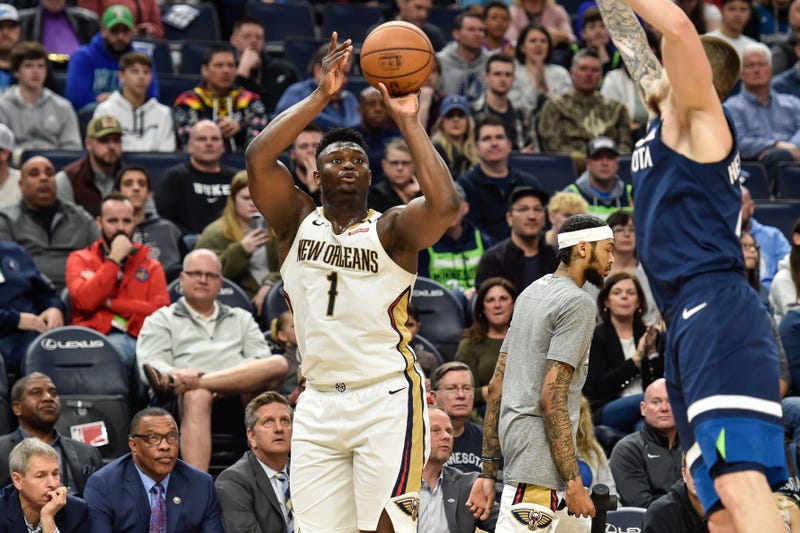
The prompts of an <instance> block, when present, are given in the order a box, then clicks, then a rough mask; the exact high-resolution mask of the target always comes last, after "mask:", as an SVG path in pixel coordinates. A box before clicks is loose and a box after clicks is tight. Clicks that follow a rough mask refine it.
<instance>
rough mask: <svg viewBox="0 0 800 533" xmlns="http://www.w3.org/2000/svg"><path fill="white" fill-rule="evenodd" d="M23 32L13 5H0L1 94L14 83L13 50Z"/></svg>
mask: <svg viewBox="0 0 800 533" xmlns="http://www.w3.org/2000/svg"><path fill="white" fill-rule="evenodd" d="M20 35H22V31H21V30H20V25H19V13H18V12H17V8H16V7H14V6H12V5H11V4H0V94H2V93H3V92H5V91H6V89H8V88H9V87H11V85H12V84H13V83H14V75H13V72H12V70H11V49H12V48H14V45H15V44H17V43H18V42H19V38H20Z"/></svg>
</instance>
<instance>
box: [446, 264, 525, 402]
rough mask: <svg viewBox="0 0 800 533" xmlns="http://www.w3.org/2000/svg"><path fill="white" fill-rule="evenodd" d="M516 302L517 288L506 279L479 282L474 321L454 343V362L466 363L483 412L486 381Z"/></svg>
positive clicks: (492, 371) (487, 386) (489, 376)
mask: <svg viewBox="0 0 800 533" xmlns="http://www.w3.org/2000/svg"><path fill="white" fill-rule="evenodd" d="M516 299H517V289H516V288H515V287H514V285H512V284H511V282H510V281H508V280H507V279H503V278H489V279H487V280H486V281H484V282H483V283H481V284H480V285H479V286H478V293H477V295H476V297H475V319H474V320H473V322H472V325H471V326H470V327H468V328H467V329H466V330H465V331H464V338H463V339H461V342H460V343H458V349H457V350H456V361H461V362H462V363H464V364H466V365H467V366H468V367H469V369H470V371H471V372H472V376H473V378H474V379H475V399H474V402H475V406H476V407H477V408H478V409H479V410H480V411H482V410H483V409H485V405H486V399H485V398H486V395H487V391H488V390H489V380H491V379H492V376H493V375H494V367H495V365H496V363H497V356H498V355H499V354H500V347H501V346H502V344H503V340H504V339H505V338H506V333H508V328H509V326H510V325H511V314H512V313H513V312H514V301H515V300H516Z"/></svg>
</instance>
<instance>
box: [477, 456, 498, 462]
mask: <svg viewBox="0 0 800 533" xmlns="http://www.w3.org/2000/svg"><path fill="white" fill-rule="evenodd" d="M481 461H495V462H500V457H487V456H485V455H481Z"/></svg>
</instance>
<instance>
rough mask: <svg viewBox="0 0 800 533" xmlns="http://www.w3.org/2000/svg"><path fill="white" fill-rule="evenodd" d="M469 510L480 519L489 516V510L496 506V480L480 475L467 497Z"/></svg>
mask: <svg viewBox="0 0 800 533" xmlns="http://www.w3.org/2000/svg"><path fill="white" fill-rule="evenodd" d="M466 505H467V510H469V512H470V513H472V516H474V517H475V518H477V519H478V520H486V519H487V518H489V512H490V511H491V510H492V507H493V506H494V480H493V479H490V478H488V477H479V478H477V479H476V480H475V483H473V484H472V490H471V491H469V499H467V504H466Z"/></svg>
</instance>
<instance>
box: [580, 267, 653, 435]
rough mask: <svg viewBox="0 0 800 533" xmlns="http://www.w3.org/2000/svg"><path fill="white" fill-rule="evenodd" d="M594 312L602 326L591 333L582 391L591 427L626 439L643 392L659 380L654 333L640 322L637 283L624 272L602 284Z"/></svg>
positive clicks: (642, 299)
mask: <svg viewBox="0 0 800 533" xmlns="http://www.w3.org/2000/svg"><path fill="white" fill-rule="evenodd" d="M597 310H598V314H599V316H600V318H601V319H602V321H603V322H602V323H601V324H600V325H598V326H597V327H596V328H595V330H594V336H593V337H592V346H591V349H590V351H589V357H590V358H593V359H592V365H591V368H590V369H589V374H588V376H587V377H586V384H585V385H584V387H583V391H584V394H585V395H586V396H587V397H588V399H589V401H590V402H591V407H592V413H593V415H594V422H595V423H596V424H602V425H604V426H610V427H612V428H614V429H616V430H617V431H619V432H621V433H623V434H627V433H630V432H631V431H633V429H634V426H635V425H636V424H637V423H638V422H639V421H640V420H641V419H642V414H641V412H640V409H639V405H640V403H641V402H642V400H643V399H644V389H646V388H647V387H648V386H649V385H650V383H652V382H653V381H655V380H656V379H658V378H661V377H663V376H664V358H663V357H661V355H660V354H659V353H658V341H659V331H658V329H657V328H656V327H655V326H654V325H653V324H645V323H644V321H643V320H642V316H643V315H644V313H645V312H646V311H647V300H646V299H645V295H644V291H643V290H642V285H641V284H640V283H639V280H638V279H636V277H635V276H633V275H632V274H628V273H627V272H619V273H617V274H613V275H611V276H609V277H608V279H606V282H605V284H604V285H603V288H602V289H601V290H600V294H598V296H597Z"/></svg>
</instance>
